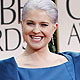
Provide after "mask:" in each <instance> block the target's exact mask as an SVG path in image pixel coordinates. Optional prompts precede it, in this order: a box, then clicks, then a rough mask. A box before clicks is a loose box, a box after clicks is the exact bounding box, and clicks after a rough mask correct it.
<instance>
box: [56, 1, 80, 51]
mask: <svg viewBox="0 0 80 80" xmlns="http://www.w3.org/2000/svg"><path fill="white" fill-rule="evenodd" d="M57 6H58V16H59V17H58V23H59V27H58V39H59V40H58V43H59V44H58V49H59V50H58V51H59V52H63V51H75V52H80V0H57Z"/></svg>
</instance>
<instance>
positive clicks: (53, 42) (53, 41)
mask: <svg viewBox="0 0 80 80" xmlns="http://www.w3.org/2000/svg"><path fill="white" fill-rule="evenodd" d="M51 41H52V44H53V45H54V39H53V36H52V38H51Z"/></svg>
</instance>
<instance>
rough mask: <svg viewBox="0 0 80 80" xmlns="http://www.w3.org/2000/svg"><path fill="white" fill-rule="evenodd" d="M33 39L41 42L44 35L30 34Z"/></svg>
mask: <svg viewBox="0 0 80 80" xmlns="http://www.w3.org/2000/svg"><path fill="white" fill-rule="evenodd" d="M30 37H31V39H32V40H34V41H36V42H39V41H41V40H42V39H43V36H33V35H30Z"/></svg>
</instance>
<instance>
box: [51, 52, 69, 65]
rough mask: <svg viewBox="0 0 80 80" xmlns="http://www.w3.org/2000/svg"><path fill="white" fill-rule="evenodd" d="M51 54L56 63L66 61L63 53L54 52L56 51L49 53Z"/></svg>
mask: <svg viewBox="0 0 80 80" xmlns="http://www.w3.org/2000/svg"><path fill="white" fill-rule="evenodd" d="M51 55H52V58H53V60H55V61H56V64H57V65H59V64H63V63H65V62H67V61H68V59H67V58H66V57H65V56H63V55H59V54H56V53H51Z"/></svg>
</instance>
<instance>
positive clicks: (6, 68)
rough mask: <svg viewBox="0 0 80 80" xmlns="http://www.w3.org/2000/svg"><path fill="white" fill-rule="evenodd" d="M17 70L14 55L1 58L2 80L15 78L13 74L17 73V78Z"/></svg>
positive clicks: (0, 76)
mask: <svg viewBox="0 0 80 80" xmlns="http://www.w3.org/2000/svg"><path fill="white" fill-rule="evenodd" d="M16 71H17V69H16V63H15V61H14V58H13V57H11V58H8V59H4V60H0V79H1V80H10V79H13V77H12V75H13V74H14V75H15V78H16ZM14 80H16V79H14Z"/></svg>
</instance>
